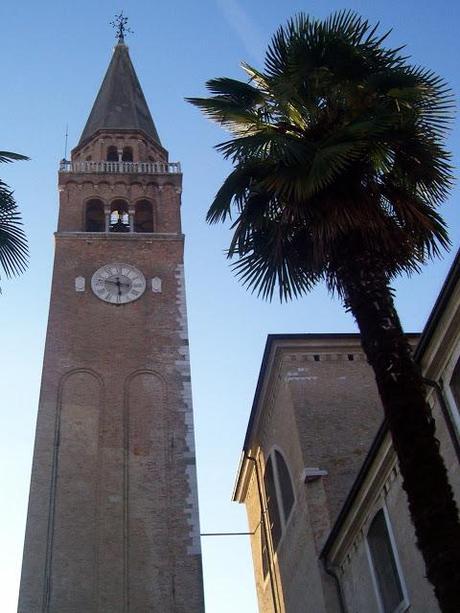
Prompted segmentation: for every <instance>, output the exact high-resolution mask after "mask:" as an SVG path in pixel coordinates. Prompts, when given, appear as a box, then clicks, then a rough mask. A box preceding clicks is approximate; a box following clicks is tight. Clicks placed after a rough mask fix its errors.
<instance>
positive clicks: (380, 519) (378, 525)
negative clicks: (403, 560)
mask: <svg viewBox="0 0 460 613" xmlns="http://www.w3.org/2000/svg"><path fill="white" fill-rule="evenodd" d="M366 542H367V551H368V556H369V563H370V567H371V572H372V579H373V583H374V587H375V591H376V597H377V600H378V603H379V609H380V611H381V613H396V612H397V611H403V610H404V611H405V610H406V609H405V607H406V606H408V604H409V603H408V598H407V593H406V590H405V588H404V585H403V581H402V574H401V569H400V566H399V560H398V557H397V552H396V546H395V543H394V541H393V537H392V535H391V528H389V524H388V520H387V517H386V514H385V512H384V510H383V509H380V511H378V512H377V513H376V515H375V517H374V519H373V520H372V523H371V525H370V527H369V532H368V533H367V539H366Z"/></svg>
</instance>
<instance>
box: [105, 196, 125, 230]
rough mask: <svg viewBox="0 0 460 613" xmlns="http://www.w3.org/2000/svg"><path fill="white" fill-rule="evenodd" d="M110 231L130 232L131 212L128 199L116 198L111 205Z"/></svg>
mask: <svg viewBox="0 0 460 613" xmlns="http://www.w3.org/2000/svg"><path fill="white" fill-rule="evenodd" d="M109 231H110V232H129V213H128V203H127V202H126V200H121V199H120V200H114V201H113V202H112V204H111V207H110V222H109Z"/></svg>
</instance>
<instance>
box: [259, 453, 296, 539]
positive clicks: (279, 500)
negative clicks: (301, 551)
mask: <svg viewBox="0 0 460 613" xmlns="http://www.w3.org/2000/svg"><path fill="white" fill-rule="evenodd" d="M264 485H265V496H266V500H267V509H268V516H269V521H270V531H271V535H272V540H273V547H274V549H275V550H276V549H277V547H278V544H279V542H280V540H281V535H282V533H283V531H284V530H285V528H286V525H287V522H288V520H289V517H290V515H291V511H292V507H293V506H294V488H293V487H292V481H291V477H290V475H289V470H288V467H287V465H286V462H285V460H284V458H283V456H282V455H281V453H280V452H279V451H278V450H276V449H275V451H274V452H273V453H272V454H271V455H270V456H269V458H268V460H267V464H266V466H265V475H264Z"/></svg>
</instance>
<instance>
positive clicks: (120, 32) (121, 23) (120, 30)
mask: <svg viewBox="0 0 460 613" xmlns="http://www.w3.org/2000/svg"><path fill="white" fill-rule="evenodd" d="M127 23H128V18H127V17H125V16H124V15H123V11H121V13H120V14H119V15H115V19H114V20H113V21H111V22H110V25H111V26H112V27H113V28H115V30H116V37H117V38H118V42H119V43H124V42H125V34H134V32H133V31H132V30H131V29H130V28H128V27H127V25H126V24H127Z"/></svg>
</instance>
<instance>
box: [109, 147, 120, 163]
mask: <svg viewBox="0 0 460 613" xmlns="http://www.w3.org/2000/svg"><path fill="white" fill-rule="evenodd" d="M107 162H118V150H117V148H116V147H114V146H113V145H111V146H110V147H108V148H107Z"/></svg>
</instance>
